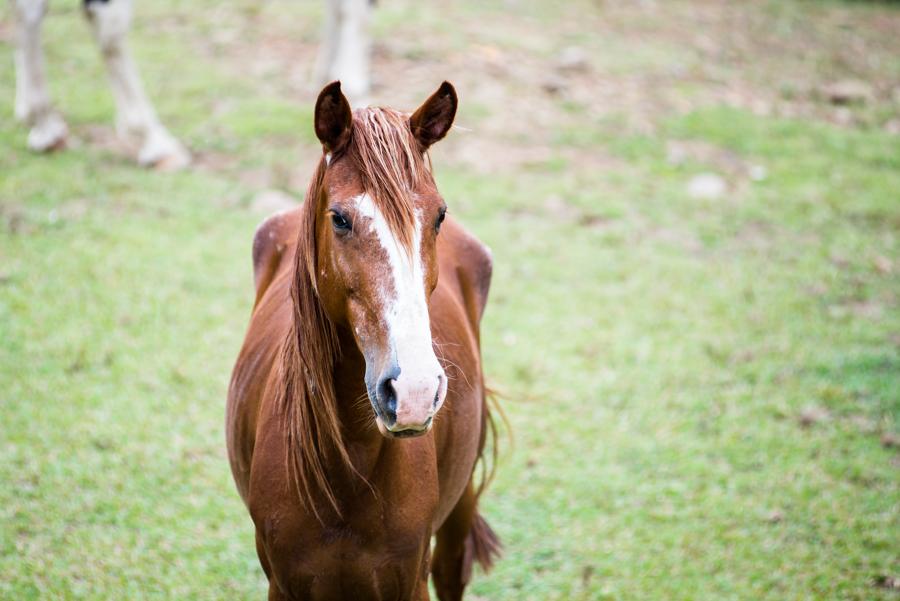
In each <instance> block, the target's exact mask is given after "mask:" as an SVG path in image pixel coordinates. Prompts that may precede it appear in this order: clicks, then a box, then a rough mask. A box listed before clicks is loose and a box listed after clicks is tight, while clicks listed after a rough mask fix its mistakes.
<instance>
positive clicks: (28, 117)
mask: <svg viewBox="0 0 900 601" xmlns="http://www.w3.org/2000/svg"><path fill="white" fill-rule="evenodd" d="M12 6H13V13H15V17H16V29H17V32H16V50H15V63H16V104H15V111H16V118H17V119H19V120H20V121H23V122H25V123H26V124H27V125H28V126H29V127H30V131H29V132H28V147H29V148H30V149H32V150H35V151H38V152H46V151H50V150H55V149H57V148H61V147H62V146H63V145H64V144H65V141H66V135H67V134H68V128H67V127H66V122H65V121H63V118H62V117H61V116H60V115H59V113H57V112H56V111H55V110H54V109H53V105H52V104H51V102H50V92H49V90H48V89H47V75H46V71H45V68H44V49H43V48H42V47H41V23H42V22H43V20H44V15H45V14H46V13H47V0H12Z"/></svg>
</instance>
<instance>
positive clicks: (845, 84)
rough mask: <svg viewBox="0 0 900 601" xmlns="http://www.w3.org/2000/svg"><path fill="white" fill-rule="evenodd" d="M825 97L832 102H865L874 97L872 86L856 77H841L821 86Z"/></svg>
mask: <svg viewBox="0 0 900 601" xmlns="http://www.w3.org/2000/svg"><path fill="white" fill-rule="evenodd" d="M822 91H823V93H824V95H825V98H827V99H828V101H829V102H830V103H832V104H842V105H843V104H865V103H866V102H871V101H872V100H873V99H874V94H873V93H872V86H870V85H869V84H868V83H866V82H864V81H861V80H858V79H843V80H841V81H836V82H834V83H830V84H828V85H826V86H825V87H824V88H823V90H822Z"/></svg>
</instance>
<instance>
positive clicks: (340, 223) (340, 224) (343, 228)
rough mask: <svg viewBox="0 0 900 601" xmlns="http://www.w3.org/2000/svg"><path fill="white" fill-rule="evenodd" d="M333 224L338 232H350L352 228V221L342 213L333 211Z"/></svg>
mask: <svg viewBox="0 0 900 601" xmlns="http://www.w3.org/2000/svg"><path fill="white" fill-rule="evenodd" d="M331 225H333V226H334V229H335V230H336V231H338V232H349V231H350V230H351V228H352V226H351V225H350V221H349V220H348V219H347V218H346V217H344V216H343V215H341V214H340V213H335V212H332V213H331Z"/></svg>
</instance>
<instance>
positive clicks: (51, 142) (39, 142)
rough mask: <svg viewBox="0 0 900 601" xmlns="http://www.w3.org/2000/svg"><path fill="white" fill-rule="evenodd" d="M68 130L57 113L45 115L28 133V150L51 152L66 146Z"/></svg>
mask: <svg viewBox="0 0 900 601" xmlns="http://www.w3.org/2000/svg"><path fill="white" fill-rule="evenodd" d="M68 135H69V128H68V127H67V126H66V122H65V121H63V118H62V117H60V116H59V115H58V114H57V113H53V112H50V113H46V114H44V115H42V116H41V117H40V118H38V119H37V121H36V122H35V124H34V126H33V127H32V128H31V131H29V132H28V148H30V149H31V150H33V151H35V152H51V151H53V150H59V149H61V148H63V147H64V146H65V145H66V136H68Z"/></svg>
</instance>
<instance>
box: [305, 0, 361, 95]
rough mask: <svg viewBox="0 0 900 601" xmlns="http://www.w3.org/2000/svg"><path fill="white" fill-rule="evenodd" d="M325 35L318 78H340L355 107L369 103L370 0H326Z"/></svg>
mask: <svg viewBox="0 0 900 601" xmlns="http://www.w3.org/2000/svg"><path fill="white" fill-rule="evenodd" d="M327 1H328V6H327V8H326V16H325V35H324V39H323V44H322V48H321V50H320V52H319V58H318V65H317V68H316V72H317V77H318V78H319V80H320V82H322V83H324V82H327V81H331V80H335V79H337V80H340V82H341V89H342V90H343V91H344V93H345V94H346V95H347V97H348V98H349V99H350V101H351V103H353V104H354V105H357V106H365V105H367V104H368V103H369V93H370V91H371V84H370V81H369V54H370V46H371V44H370V41H369V11H370V8H371V7H370V5H371V0H327Z"/></svg>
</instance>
